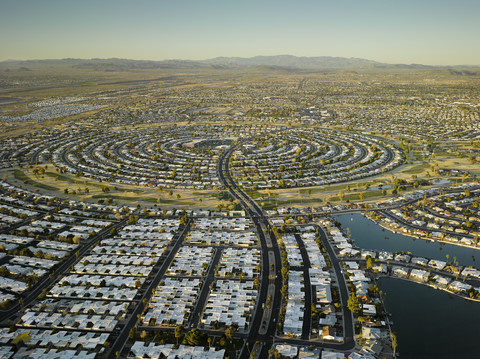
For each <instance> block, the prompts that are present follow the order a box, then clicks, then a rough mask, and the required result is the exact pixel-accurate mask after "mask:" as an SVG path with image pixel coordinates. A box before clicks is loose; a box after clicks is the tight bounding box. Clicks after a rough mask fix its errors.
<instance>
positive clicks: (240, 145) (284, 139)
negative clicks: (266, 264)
mask: <svg viewBox="0 0 480 359" xmlns="http://www.w3.org/2000/svg"><path fill="white" fill-rule="evenodd" d="M231 146H235V148H234V150H235V151H234V154H233V156H232V160H231V163H230V166H231V172H232V174H233V176H234V178H235V179H236V181H237V182H238V183H239V184H240V185H241V186H243V187H251V186H254V187H256V188H259V189H262V188H263V189H265V188H284V187H302V186H318V185H326V184H331V183H336V182H344V181H350V180H355V179H359V178H363V177H367V176H373V175H377V174H381V173H383V172H386V171H389V170H391V169H392V168H394V167H396V166H398V165H399V164H401V163H402V161H403V156H402V154H401V152H400V151H399V150H398V149H397V148H396V147H394V146H393V145H391V144H389V143H386V142H384V141H381V140H379V139H377V138H373V137H367V136H365V135H359V134H355V133H347V132H341V131H335V130H329V129H319V128H317V129H286V128H282V127H273V126H272V127H268V126H233V125H232V126H218V125H204V126H184V127H168V128H167V127H160V128H156V127H152V128H142V129H133V130H131V129H129V130H126V129H123V130H122V129H106V128H105V129H101V130H92V128H88V127H80V128H78V127H77V128H68V129H63V130H60V131H58V130H57V131H51V132H49V133H43V134H39V135H38V136H37V135H36V136H32V137H30V138H22V139H21V140H18V141H17V142H16V143H15V142H11V143H8V144H5V146H4V147H3V148H4V150H3V151H2V153H1V158H2V160H3V161H2V167H10V166H13V165H15V164H16V163H22V162H23V163H30V164H32V163H34V164H41V163H48V162H51V163H53V164H54V165H55V166H56V167H57V168H59V169H61V171H62V172H69V173H73V174H77V175H79V176H85V177H90V178H95V179H98V180H102V181H107V182H115V183H125V184H130V185H141V186H154V187H156V186H163V187H166V188H179V189H181V188H192V189H211V188H213V187H222V185H221V183H220V181H219V179H218V174H217V166H218V159H219V157H220V155H221V154H222V153H223V152H224V151H225V150H227V149H229V148H231Z"/></svg>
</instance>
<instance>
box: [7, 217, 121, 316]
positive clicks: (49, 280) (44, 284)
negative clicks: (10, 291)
mask: <svg viewBox="0 0 480 359" xmlns="http://www.w3.org/2000/svg"><path fill="white" fill-rule="evenodd" d="M126 221H127V220H126V219H124V220H122V221H121V222H117V223H115V224H113V225H112V226H109V227H107V228H104V229H102V230H101V231H100V232H98V233H97V234H96V235H95V236H94V237H92V238H91V239H89V240H87V242H85V243H83V245H82V246H81V247H80V248H79V249H77V251H76V253H78V255H76V254H72V255H71V256H70V257H69V258H68V259H67V260H66V261H65V262H63V263H62V264H60V266H59V267H58V268H57V269H55V271H54V272H53V273H51V274H50V275H49V276H47V277H45V278H44V279H43V280H42V281H41V282H40V283H38V284H36V286H35V288H34V289H33V290H31V291H29V292H28V293H27V294H25V295H22V296H21V298H22V301H23V304H21V303H19V302H17V304H15V305H14V306H13V307H11V308H10V309H8V310H6V311H0V321H4V320H6V319H8V318H10V317H11V316H13V315H15V314H18V313H19V312H20V310H21V309H22V306H25V307H26V306H28V305H30V304H31V303H32V302H33V301H35V300H37V298H38V296H39V295H40V294H42V292H43V290H44V289H47V288H48V287H50V286H51V285H53V284H54V283H55V281H56V279H57V278H58V277H59V276H63V275H64V274H65V273H67V272H68V271H69V270H70V268H71V267H72V266H73V265H75V263H76V262H77V261H79V260H80V259H81V258H82V257H83V256H84V255H85V254H86V253H87V251H89V250H90V249H91V248H92V246H94V245H95V244H96V243H98V242H99V241H100V240H101V239H102V238H103V237H104V236H105V235H106V234H108V233H109V232H110V231H111V230H112V228H119V227H122V226H124V225H125V223H126Z"/></svg>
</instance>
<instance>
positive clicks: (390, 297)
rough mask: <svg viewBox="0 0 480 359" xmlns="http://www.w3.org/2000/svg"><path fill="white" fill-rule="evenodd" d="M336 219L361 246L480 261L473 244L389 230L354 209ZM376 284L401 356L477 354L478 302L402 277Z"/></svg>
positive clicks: (411, 358) (479, 330)
mask: <svg viewBox="0 0 480 359" xmlns="http://www.w3.org/2000/svg"><path fill="white" fill-rule="evenodd" d="M334 218H335V219H336V220H337V221H338V222H339V223H340V224H341V228H342V229H343V231H344V232H349V233H350V234H351V236H352V240H354V242H355V244H356V245H357V246H358V247H359V248H364V249H376V250H385V251H388V252H395V251H404V252H411V253H412V254H413V255H415V256H421V257H425V258H433V259H439V260H446V259H447V258H446V255H447V254H448V255H449V260H453V257H456V258H457V261H458V262H459V263H460V264H463V265H467V266H470V265H473V266H474V267H477V268H478V267H479V266H480V250H477V249H472V248H466V247H460V246H455V245H452V244H446V243H445V244H442V243H439V242H431V241H427V240H424V239H416V238H412V237H407V236H403V235H401V234H397V233H393V232H391V231H389V230H386V229H384V228H382V227H380V226H379V225H377V224H376V223H375V222H373V221H371V220H369V219H368V218H366V217H364V216H363V215H361V214H358V213H354V214H344V215H337V216H334ZM347 228H348V231H347ZM378 286H379V288H380V290H381V291H383V292H384V293H386V295H385V306H386V308H387V311H388V312H389V313H391V314H392V317H391V319H392V320H393V326H392V329H393V331H394V332H395V333H396V334H397V338H398V352H399V354H400V358H402V359H404V358H405V359H417V358H418V359H420V358H442V359H443V358H444V359H447V358H448V359H450V358H459V359H462V358H465V359H466V358H472V359H473V358H480V354H479V353H480V340H478V338H479V335H480V303H477V302H471V301H468V300H465V299H463V298H460V297H457V296H454V295H452V294H449V293H446V292H443V291H441V290H436V289H433V288H431V287H428V286H425V285H421V284H417V283H413V282H409V281H405V280H401V279H395V278H381V279H380V280H379V282H378Z"/></svg>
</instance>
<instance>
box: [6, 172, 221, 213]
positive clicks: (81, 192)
mask: <svg viewBox="0 0 480 359" xmlns="http://www.w3.org/2000/svg"><path fill="white" fill-rule="evenodd" d="M46 167H47V168H46V171H45V174H44V175H42V176H35V175H34V174H33V173H32V171H31V169H29V168H16V169H8V170H1V171H0V174H1V176H2V178H3V179H5V180H7V181H8V182H10V183H12V184H15V185H17V186H20V187H23V188H25V189H29V190H31V191H37V192H38V191H40V192H42V193H45V194H48V195H51V196H56V197H59V198H61V199H73V200H81V201H86V202H92V203H98V202H99V201H103V202H104V203H117V204H119V205H129V206H137V205H140V206H141V207H142V208H145V207H153V206H156V207H159V208H185V209H188V208H192V209H193V208H196V209H216V208H217V207H218V205H219V204H220V203H222V204H224V205H228V204H229V203H228V201H222V200H219V199H217V197H216V196H215V195H216V193H217V191H213V190H203V191H200V190H188V189H182V190H180V189H173V190H171V192H170V190H169V189H163V190H161V191H160V190H158V189H154V188H151V187H138V186H128V185H122V184H112V183H106V182H99V181H95V180H93V179H91V178H82V177H76V176H74V175H71V174H68V173H63V174H60V173H56V172H53V171H54V169H53V166H51V165H47V166H46ZM65 190H68V193H65ZM86 191H88V192H86ZM178 196H180V197H178Z"/></svg>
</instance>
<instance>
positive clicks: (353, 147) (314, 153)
mask: <svg viewBox="0 0 480 359" xmlns="http://www.w3.org/2000/svg"><path fill="white" fill-rule="evenodd" d="M402 162H403V156H402V154H401V152H400V151H399V150H398V149H397V148H395V147H394V146H392V145H391V144H388V143H386V142H384V141H381V140H378V139H376V138H372V137H367V136H364V135H359V134H352V133H346V132H340V131H334V130H327V129H315V130H303V129H302V130H298V129H291V130H285V131H278V132H275V133H269V134H266V135H263V136H260V137H257V138H255V140H253V141H250V142H248V143H246V144H244V145H243V146H242V147H241V148H239V149H238V151H236V152H235V153H234V157H233V159H232V163H231V166H232V172H233V174H234V176H235V178H236V179H237V180H238V183H240V184H241V185H242V186H244V187H245V186H254V187H256V188H284V187H301V186H319V185H326V184H331V183H336V182H344V181H351V180H355V179H359V178H363V177H367V176H373V175H377V174H381V173H383V172H386V171H389V170H391V169H393V168H394V167H396V166H398V165H400V164H401V163H402Z"/></svg>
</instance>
